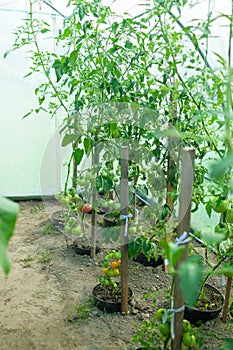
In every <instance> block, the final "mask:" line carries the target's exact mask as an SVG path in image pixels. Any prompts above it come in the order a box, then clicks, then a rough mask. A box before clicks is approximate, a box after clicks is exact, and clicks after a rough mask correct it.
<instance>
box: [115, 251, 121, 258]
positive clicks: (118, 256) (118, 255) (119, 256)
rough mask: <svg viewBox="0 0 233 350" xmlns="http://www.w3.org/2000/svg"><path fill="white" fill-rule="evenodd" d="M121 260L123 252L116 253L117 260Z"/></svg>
mask: <svg viewBox="0 0 233 350" xmlns="http://www.w3.org/2000/svg"><path fill="white" fill-rule="evenodd" d="M120 258H121V252H116V253H115V259H116V260H119V259H120Z"/></svg>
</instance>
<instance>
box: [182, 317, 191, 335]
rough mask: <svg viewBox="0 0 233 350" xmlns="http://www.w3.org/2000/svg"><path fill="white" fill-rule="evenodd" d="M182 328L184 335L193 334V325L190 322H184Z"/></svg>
mask: <svg viewBox="0 0 233 350" xmlns="http://www.w3.org/2000/svg"><path fill="white" fill-rule="evenodd" d="M182 326H183V332H184V333H188V332H191V330H192V326H191V323H190V322H189V321H188V320H183V321H182Z"/></svg>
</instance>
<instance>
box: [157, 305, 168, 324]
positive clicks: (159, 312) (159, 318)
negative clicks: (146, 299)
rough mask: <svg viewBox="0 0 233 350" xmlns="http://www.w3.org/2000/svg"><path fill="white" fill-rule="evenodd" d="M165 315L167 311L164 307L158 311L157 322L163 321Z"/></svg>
mask: <svg viewBox="0 0 233 350" xmlns="http://www.w3.org/2000/svg"><path fill="white" fill-rule="evenodd" d="M165 313H166V309H164V308H162V307H161V308H160V309H158V310H157V311H156V314H155V318H156V320H158V321H162V319H163V316H164V315H165Z"/></svg>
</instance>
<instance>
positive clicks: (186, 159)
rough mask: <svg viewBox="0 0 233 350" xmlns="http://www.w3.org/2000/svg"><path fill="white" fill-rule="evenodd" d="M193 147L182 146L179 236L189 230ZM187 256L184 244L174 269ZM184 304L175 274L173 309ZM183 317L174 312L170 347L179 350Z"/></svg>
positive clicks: (181, 313) (182, 313) (177, 267)
mask: <svg viewBox="0 0 233 350" xmlns="http://www.w3.org/2000/svg"><path fill="white" fill-rule="evenodd" d="M194 156H195V149H194V148H184V149H183V155H182V170H181V184H180V196H179V227H178V236H181V235H182V234H183V233H184V232H187V233H189V232H190V215H191V200H192V187H193V175H194ZM187 256H188V244H186V245H185V251H184V254H183V256H182V258H181V259H180V260H179V262H178V263H177V266H176V269H179V265H180V263H181V262H182V261H184V260H185V259H187ZM183 305H184V297H183V295H182V292H181V290H180V288H179V278H178V276H177V275H176V276H175V281H174V309H179V308H180V307H182V306H183ZM183 317H184V311H182V312H177V313H175V324H174V329H175V339H174V340H172V343H171V349H172V350H180V349H181V344H182V334H183V329H182V321H183Z"/></svg>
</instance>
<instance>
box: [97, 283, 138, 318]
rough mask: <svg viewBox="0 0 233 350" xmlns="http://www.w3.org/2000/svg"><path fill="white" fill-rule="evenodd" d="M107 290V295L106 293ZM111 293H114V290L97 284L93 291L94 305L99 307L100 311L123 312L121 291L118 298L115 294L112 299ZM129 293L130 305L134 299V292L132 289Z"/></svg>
mask: <svg viewBox="0 0 233 350" xmlns="http://www.w3.org/2000/svg"><path fill="white" fill-rule="evenodd" d="M118 285H119V284H118ZM105 289H106V291H107V293H104V292H105ZM102 292H103V296H101V294H102ZM111 292H112V288H111V287H110V286H102V285H101V284H100V283H99V284H97V285H96V286H95V287H94V288H93V290H92V295H93V299H94V304H95V305H96V306H97V307H98V309H100V310H102V311H106V312H109V313H113V312H120V311H121V301H120V298H121V296H120V290H119V295H118V296H117V297H116V295H114V293H113V294H112V298H111ZM128 293H129V296H128V302H129V303H130V302H131V300H132V298H133V292H132V290H131V289H130V288H129V291H128ZM106 294H108V297H107V298H106Z"/></svg>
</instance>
